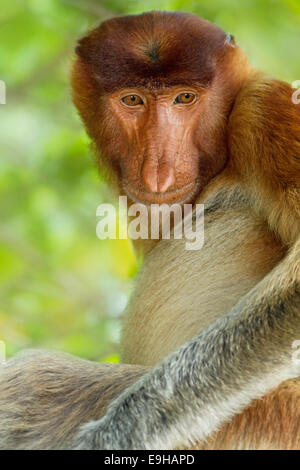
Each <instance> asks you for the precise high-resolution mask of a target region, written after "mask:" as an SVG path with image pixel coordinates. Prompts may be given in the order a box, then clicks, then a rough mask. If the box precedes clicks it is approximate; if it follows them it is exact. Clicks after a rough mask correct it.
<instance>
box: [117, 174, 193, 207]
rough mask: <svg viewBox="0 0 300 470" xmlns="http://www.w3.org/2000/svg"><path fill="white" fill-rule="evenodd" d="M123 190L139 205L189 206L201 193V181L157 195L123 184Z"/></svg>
mask: <svg viewBox="0 0 300 470" xmlns="http://www.w3.org/2000/svg"><path fill="white" fill-rule="evenodd" d="M123 188H124V190H125V192H126V194H127V196H128V197H129V198H130V199H131V200H132V201H134V202H136V203H139V204H145V205H151V204H189V203H193V202H194V200H195V198H196V196H197V194H198V193H199V191H200V181H199V180H198V179H197V180H194V181H192V182H191V183H188V184H186V185H185V186H182V187H181V188H177V189H174V190H170V191H166V192H157V193H152V192H151V191H147V190H142V189H138V188H136V187H134V186H132V185H130V184H129V183H123Z"/></svg>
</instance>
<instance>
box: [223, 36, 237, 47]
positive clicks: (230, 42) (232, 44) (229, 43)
mask: <svg viewBox="0 0 300 470" xmlns="http://www.w3.org/2000/svg"><path fill="white" fill-rule="evenodd" d="M225 45H226V46H230V47H236V46H237V44H236V42H235V39H234V36H233V34H230V33H228V34H227V36H226V39H225Z"/></svg>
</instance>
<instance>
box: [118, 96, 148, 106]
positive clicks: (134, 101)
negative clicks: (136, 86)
mask: <svg viewBox="0 0 300 470" xmlns="http://www.w3.org/2000/svg"><path fill="white" fill-rule="evenodd" d="M122 101H123V103H125V104H126V106H138V105H139V104H144V102H143V100H142V98H141V97H140V96H139V95H128V96H124V98H122Z"/></svg>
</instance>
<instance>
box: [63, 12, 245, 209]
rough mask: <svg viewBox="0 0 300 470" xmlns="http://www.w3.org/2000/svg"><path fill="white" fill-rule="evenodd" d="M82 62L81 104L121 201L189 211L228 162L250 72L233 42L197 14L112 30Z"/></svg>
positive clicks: (88, 46)
mask: <svg viewBox="0 0 300 470" xmlns="http://www.w3.org/2000/svg"><path fill="white" fill-rule="evenodd" d="M76 54H77V59H76V61H75V63H74V68H73V74H72V84H73V99H74V103H75V105H76V107H77V109H78V110H79V113H80V115H81V117H82V119H83V121H84V124H85V126H86V129H87V131H88V133H89V135H90V137H91V138H92V140H93V141H94V142H95V145H96V149H97V154H98V155H99V164H100V162H101V164H104V165H105V166H106V167H108V168H109V169H111V170H112V172H113V174H114V175H116V177H117V181H118V183H119V186H120V191H121V192H122V193H125V194H127V195H128V196H129V197H130V198H131V200H133V201H137V202H142V203H146V204H150V203H158V204H161V203H168V204H172V203H184V202H192V201H193V200H194V199H195V197H196V196H197V195H198V194H199V192H200V191H201V190H202V188H204V186H205V185H206V184H207V183H208V182H209V181H210V180H211V179H212V178H213V177H214V176H215V175H216V174H218V173H219V172H220V171H221V170H222V169H223V168H224V167H225V165H226V161H227V158H228V157H227V145H226V128H227V120H228V116H229V113H230V110H231V108H232V106H233V102H234V99H235V97H236V95H237V93H238V91H239V89H240V87H241V85H242V83H243V81H244V80H245V78H246V76H247V74H248V69H249V67H248V61H247V58H246V56H245V54H244V53H243V52H242V51H241V49H240V48H239V47H238V46H236V44H235V43H234V40H233V37H232V36H230V35H226V33H224V32H223V31H222V30H221V29H220V28H218V27H217V26H215V25H213V24H211V23H209V22H208V21H205V20H203V19H201V18H199V17H197V16H195V15H192V14H185V13H167V12H150V13H144V14H141V15H136V16H135V15H132V16H125V17H117V18H112V19H109V20H107V21H105V22H104V23H102V24H101V25H100V26H99V27H98V28H96V29H94V30H93V31H91V32H90V33H89V34H88V35H87V36H85V37H84V38H82V39H81V40H80V41H79V43H78V46H77V48H76Z"/></svg>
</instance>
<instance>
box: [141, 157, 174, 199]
mask: <svg viewBox="0 0 300 470" xmlns="http://www.w3.org/2000/svg"><path fill="white" fill-rule="evenodd" d="M142 180H143V183H144V186H145V188H146V189H147V190H148V191H151V192H152V193H165V192H166V191H167V190H168V189H169V188H170V186H172V185H174V183H175V170H174V168H173V167H172V166H171V165H170V164H168V163H163V164H161V165H160V166H159V167H157V165H156V164H155V162H153V161H146V162H145V164H144V166H143V169H142Z"/></svg>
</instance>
